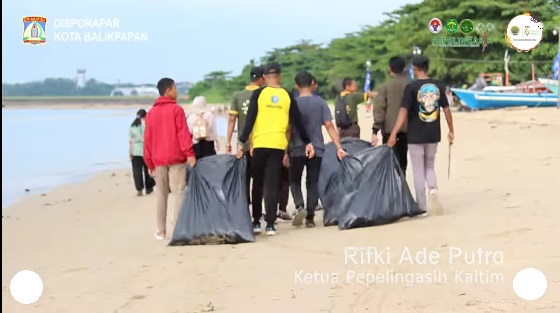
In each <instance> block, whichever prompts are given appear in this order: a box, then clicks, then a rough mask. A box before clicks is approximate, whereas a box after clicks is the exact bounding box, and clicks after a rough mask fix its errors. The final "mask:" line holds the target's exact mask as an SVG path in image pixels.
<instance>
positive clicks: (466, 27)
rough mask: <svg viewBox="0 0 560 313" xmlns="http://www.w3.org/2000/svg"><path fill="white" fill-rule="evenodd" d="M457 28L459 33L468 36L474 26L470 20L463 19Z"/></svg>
mask: <svg viewBox="0 0 560 313" xmlns="http://www.w3.org/2000/svg"><path fill="white" fill-rule="evenodd" d="M459 28H460V29H461V32H462V33H463V34H470V33H472V32H473V30H474V24H473V22H472V21H471V20H469V19H464V20H462V21H461V23H460V24H459Z"/></svg>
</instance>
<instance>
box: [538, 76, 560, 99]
mask: <svg viewBox="0 0 560 313" xmlns="http://www.w3.org/2000/svg"><path fill="white" fill-rule="evenodd" d="M539 81H540V82H541V83H542V84H543V85H545V86H546V88H548V89H549V90H550V91H552V93H554V94H555V95H556V96H558V89H559V88H558V81H557V80H553V79H547V78H539Z"/></svg>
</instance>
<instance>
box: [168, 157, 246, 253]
mask: <svg viewBox="0 0 560 313" xmlns="http://www.w3.org/2000/svg"><path fill="white" fill-rule="evenodd" d="M245 166H246V165H245V160H244V159H237V158H236V157H235V156H233V155H215V156H210V157H205V158H203V159H200V160H198V162H197V163H196V166H195V167H194V168H188V174H187V177H188V180H187V188H186V191H185V195H184V198H183V202H182V204H181V211H180V212H179V216H178V218H177V223H176V225H175V229H174V230H173V236H172V238H171V242H170V243H169V245H170V246H179V245H201V244H222V243H231V244H234V243H243V242H251V241H254V240H255V237H254V235H253V225H252V223H251V216H250V215H249V207H248V204H247V196H246V193H245Z"/></svg>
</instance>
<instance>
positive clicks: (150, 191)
mask: <svg viewBox="0 0 560 313" xmlns="http://www.w3.org/2000/svg"><path fill="white" fill-rule="evenodd" d="M152 192H154V189H146V194H147V195H149V194H151V193H152Z"/></svg>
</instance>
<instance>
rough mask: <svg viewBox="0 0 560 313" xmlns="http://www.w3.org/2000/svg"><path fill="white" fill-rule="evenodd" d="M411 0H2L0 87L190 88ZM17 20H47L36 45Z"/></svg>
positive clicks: (373, 20)
mask: <svg viewBox="0 0 560 313" xmlns="http://www.w3.org/2000/svg"><path fill="white" fill-rule="evenodd" d="M419 1H420V0H393V1H379V2H376V3H375V5H373V1H371V0H344V1H340V0H336V1H328V2H325V0H280V1H279V0H268V1H261V0H158V1H137V0H135V1H132V0H117V1H116V0H95V1H94V0H82V1H80V2H79V4H78V2H76V1H75V0H72V1H71V0H49V1H46V0H27V1H22V2H14V1H8V0H2V82H3V83H4V82H6V83H23V82H28V81H37V80H43V79H45V78H48V77H65V78H74V77H75V76H76V70H77V69H79V68H83V69H86V71H87V72H86V76H87V77H88V78H95V79H97V80H100V81H103V82H107V83H116V82H117V81H120V82H121V83H128V82H129V83H135V84H142V83H145V84H148V83H150V84H154V83H155V82H157V81H158V80H159V79H160V78H161V77H171V78H173V79H175V80H176V81H191V82H195V81H198V80H200V79H202V78H203V77H204V75H205V74H207V73H209V72H211V71H214V70H225V71H231V72H232V73H233V74H234V75H235V74H239V73H240V71H241V69H242V67H243V66H244V65H246V64H247V63H248V62H249V60H250V59H258V58H260V57H262V56H263V55H264V54H265V53H266V52H267V51H270V50H272V49H274V48H282V47H285V46H288V45H291V44H294V43H296V42H298V41H300V40H302V39H309V40H312V41H313V42H314V43H328V42H329V41H330V40H332V39H334V38H339V37H343V36H344V35H345V34H347V33H351V32H354V31H358V30H360V28H361V27H363V26H365V25H378V24H379V23H380V22H381V21H383V20H384V19H385V17H384V16H383V12H390V11H393V10H395V9H398V8H399V7H401V6H402V5H404V4H407V3H415V2H419ZM325 3H328V5H325ZM26 16H41V17H46V18H47V26H46V33H47V43H46V44H45V45H35V46H31V45H26V44H23V40H22V35H23V17H26ZM61 19H98V21H100V20H101V19H111V20H113V19H118V21H119V25H120V27H119V28H99V29H92V28H89V29H85V28H70V29H69V28H60V25H59V24H60V23H58V22H57V20H61ZM86 32H89V33H94V32H98V33H99V32H101V33H110V32H126V33H128V32H138V33H142V34H144V35H145V36H146V37H144V39H146V40H145V41H143V42H122V41H121V42H86V41H85V33H86ZM65 33H66V34H65ZM70 33H79V34H80V41H77V39H75V40H74V42H72V37H74V38H76V35H72V34H70ZM66 36H68V37H66ZM66 38H68V40H67V41H64V39H66Z"/></svg>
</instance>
